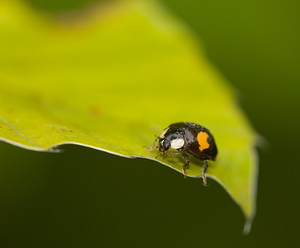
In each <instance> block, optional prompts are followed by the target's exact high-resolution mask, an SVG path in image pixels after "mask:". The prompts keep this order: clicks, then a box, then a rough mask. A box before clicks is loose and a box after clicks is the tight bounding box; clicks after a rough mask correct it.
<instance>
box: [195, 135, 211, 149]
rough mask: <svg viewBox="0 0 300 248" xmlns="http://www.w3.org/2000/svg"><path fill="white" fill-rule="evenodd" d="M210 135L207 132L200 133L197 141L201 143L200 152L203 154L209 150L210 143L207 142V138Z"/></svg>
mask: <svg viewBox="0 0 300 248" xmlns="http://www.w3.org/2000/svg"><path fill="white" fill-rule="evenodd" d="M208 137H209V135H208V134H207V133H206V132H200V133H198V135H197V140H198V143H199V150H200V151H201V152H202V151H203V150H205V149H207V148H209V143H208V142H207V138H208Z"/></svg>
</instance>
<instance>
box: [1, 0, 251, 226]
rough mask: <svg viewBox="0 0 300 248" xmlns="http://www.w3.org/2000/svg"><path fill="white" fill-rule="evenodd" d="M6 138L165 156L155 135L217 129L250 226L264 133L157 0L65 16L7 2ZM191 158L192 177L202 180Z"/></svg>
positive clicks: (212, 165)
mask: <svg viewBox="0 0 300 248" xmlns="http://www.w3.org/2000/svg"><path fill="white" fill-rule="evenodd" d="M0 53H1V56H0V86H1V90H0V139H2V140H3V141H6V142H9V143H12V144H14V145H17V146H20V147H23V148H27V149H32V150H38V151H42V150H51V149H52V148H53V147H56V146H58V145H60V144H66V143H71V144H79V145H83V146H88V147H92V148H95V149H99V150H103V151H106V152H110V153H113V154H116V155H120V156H125V157H144V158H148V159H152V160H157V161H159V162H160V163H163V164H165V165H167V166H169V167H171V168H173V169H175V170H178V171H179V172H181V170H182V165H183V164H184V160H183V159H182V158H181V157H180V156H178V157H167V156H160V157H158V158H157V159H155V156H156V155H157V151H154V152H150V151H148V150H147V149H145V147H144V146H148V147H151V146H152V143H153V141H154V135H155V134H156V135H159V134H160V133H161V132H162V131H163V129H164V128H166V127H167V126H168V125H169V124H171V123H174V122H180V121H192V122H195V123H198V124H201V125H203V126H205V127H207V128H208V129H210V131H211V132H212V133H213V135H214V137H215V140H216V143H217V146H218V150H219V154H218V156H217V160H216V162H209V169H208V171H207V175H208V177H211V178H214V179H215V180H217V181H218V182H219V183H220V184H221V185H223V187H224V188H225V189H226V190H227V191H228V193H229V194H230V195H231V196H232V198H233V199H234V200H235V201H236V202H237V203H238V204H239V206H240V207H241V209H242V211H243V213H244V214H245V216H246V218H247V219H248V224H247V226H246V229H249V227H250V223H251V220H252V218H253V216H254V214H255V200H256V199H255V198H256V197H255V194H256V179H257V175H256V173H257V158H256V153H255V149H254V145H255V143H256V133H255V131H254V130H253V129H252V128H251V126H250V124H249V122H248V120H247V119H246V117H245V115H244V114H243V113H242V112H241V110H240V109H239V107H238V106H237V104H236V100H235V96H234V94H233V90H232V89H231V88H230V87H229V86H228V84H227V83H226V82H225V80H224V79H223V77H222V76H221V75H220V74H219V73H218V72H217V70H216V69H215V68H213V67H212V65H211V64H210V63H209V62H208V60H207V59H206V57H205V55H204V52H203V50H202V49H201V47H200V45H199V41H198V42H196V40H195V37H194V36H193V34H192V32H191V31H190V30H189V29H188V28H187V27H185V26H184V25H183V24H182V23H180V22H179V21H178V20H177V19H176V18H174V17H173V16H172V15H170V14H169V13H168V12H167V11H166V10H165V9H163V8H162V7H161V6H160V5H158V4H157V3H156V2H155V1H119V2H116V3H114V4H110V5H105V6H103V5H102V6H101V5H100V6H97V7H94V8H91V9H89V10H87V11H85V12H82V13H81V14H78V15H75V16H72V17H69V18H65V19H64V20H58V19H55V18H52V17H49V16H47V15H45V14H42V13H39V12H37V11H34V10H33V9H30V8H29V7H28V6H26V5H25V4H23V3H22V2H19V1H16V0H14V1H4V0H0ZM201 170H202V163H201V161H200V160H197V159H192V162H191V164H190V166H189V168H188V169H187V173H188V176H191V177H201Z"/></svg>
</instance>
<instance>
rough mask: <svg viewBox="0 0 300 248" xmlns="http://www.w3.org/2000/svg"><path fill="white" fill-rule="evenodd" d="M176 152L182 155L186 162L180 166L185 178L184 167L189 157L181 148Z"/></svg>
mask: <svg viewBox="0 0 300 248" xmlns="http://www.w3.org/2000/svg"><path fill="white" fill-rule="evenodd" d="M178 152H179V153H180V154H181V155H182V156H183V158H184V159H185V162H186V164H185V165H183V166H182V172H183V174H184V178H186V171H185V168H186V167H187V166H188V165H189V163H190V157H189V156H188V155H187V154H186V153H185V152H184V151H183V150H178Z"/></svg>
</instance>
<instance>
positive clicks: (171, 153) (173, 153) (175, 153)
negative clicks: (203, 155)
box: [168, 152, 181, 157]
mask: <svg viewBox="0 0 300 248" xmlns="http://www.w3.org/2000/svg"><path fill="white" fill-rule="evenodd" d="M178 154H181V153H180V152H168V155H169V156H172V157H175V156H176V155H178Z"/></svg>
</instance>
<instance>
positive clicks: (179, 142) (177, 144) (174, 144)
mask: <svg viewBox="0 0 300 248" xmlns="http://www.w3.org/2000/svg"><path fill="white" fill-rule="evenodd" d="M183 145H184V140H183V139H173V140H171V148H173V149H180V148H182V147H183Z"/></svg>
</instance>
